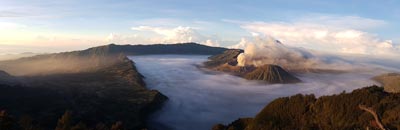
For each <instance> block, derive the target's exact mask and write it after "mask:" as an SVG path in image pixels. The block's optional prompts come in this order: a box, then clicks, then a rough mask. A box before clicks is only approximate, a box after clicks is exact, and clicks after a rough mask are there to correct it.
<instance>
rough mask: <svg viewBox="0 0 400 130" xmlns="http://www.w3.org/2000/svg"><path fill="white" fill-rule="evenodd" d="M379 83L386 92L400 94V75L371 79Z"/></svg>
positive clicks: (389, 74)
mask: <svg viewBox="0 0 400 130" xmlns="http://www.w3.org/2000/svg"><path fill="white" fill-rule="evenodd" d="M372 79H374V80H376V81H377V82H379V83H381V84H382V85H383V87H384V88H385V91H386V92H391V93H400V74H399V73H388V74H382V75H379V76H376V77H374V78H372Z"/></svg>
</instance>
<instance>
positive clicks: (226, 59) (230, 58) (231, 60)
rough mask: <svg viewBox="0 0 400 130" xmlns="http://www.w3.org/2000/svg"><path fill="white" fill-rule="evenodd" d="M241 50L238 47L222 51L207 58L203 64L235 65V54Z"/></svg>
mask: <svg viewBox="0 0 400 130" xmlns="http://www.w3.org/2000/svg"><path fill="white" fill-rule="evenodd" d="M243 52H244V51H243V50H239V49H229V50H226V51H224V53H221V54H218V55H214V56H211V57H209V58H208V59H209V60H208V61H206V62H204V65H205V66H206V67H216V66H219V65H223V64H225V63H227V64H229V65H232V66H235V65H237V60H236V58H237V56H238V55H239V54H240V53H243Z"/></svg>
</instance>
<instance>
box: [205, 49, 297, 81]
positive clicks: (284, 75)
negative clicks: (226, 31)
mask: <svg viewBox="0 0 400 130" xmlns="http://www.w3.org/2000/svg"><path fill="white" fill-rule="evenodd" d="M240 53H243V50H240V49H229V50H226V51H224V53H221V54H218V55H214V56H211V57H209V58H208V59H209V60H208V61H206V62H204V67H205V68H208V69H212V70H215V71H222V72H227V73H230V74H232V75H236V76H240V77H243V78H245V79H248V80H260V81H265V82H267V83H272V84H273V83H298V82H301V80H300V79H298V78H296V77H295V76H293V75H292V74H290V73H289V72H287V71H285V70H284V69H283V68H281V67H280V66H277V65H263V66H257V67H256V66H237V57H238V55H239V54H240Z"/></svg>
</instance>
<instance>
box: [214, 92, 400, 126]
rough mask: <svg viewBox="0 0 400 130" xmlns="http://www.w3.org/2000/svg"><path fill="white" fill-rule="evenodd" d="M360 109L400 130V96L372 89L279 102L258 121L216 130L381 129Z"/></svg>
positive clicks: (259, 115) (264, 111)
mask: <svg viewBox="0 0 400 130" xmlns="http://www.w3.org/2000/svg"><path fill="white" fill-rule="evenodd" d="M360 105H361V106H366V107H370V109H371V110H373V111H374V112H376V114H377V115H378V117H379V118H380V119H379V120H380V121H381V123H382V124H383V126H384V127H385V128H389V129H391V130H394V129H400V113H399V111H400V94H394V93H387V92H385V91H383V88H381V87H377V86H371V87H366V88H362V89H358V90H354V91H353V92H351V93H341V94H338V95H332V96H323V97H320V98H315V96H314V95H300V94H299V95H294V96H291V97H283V98H278V99H276V100H274V101H272V102H271V103H269V104H268V105H267V106H265V108H264V109H262V110H261V111H260V112H259V113H258V114H257V115H256V116H255V117H254V118H243V119H239V120H236V121H234V122H233V123H231V124H229V125H227V126H225V125H222V124H219V125H216V126H215V127H214V128H213V130H228V129H229V130H278V129H279V130H297V129H321V130H325V129H327V130H349V129H352V130H353V129H367V128H368V129H379V127H378V125H377V124H378V123H376V121H375V119H374V117H373V115H372V114H371V113H369V112H367V111H365V110H362V109H360Z"/></svg>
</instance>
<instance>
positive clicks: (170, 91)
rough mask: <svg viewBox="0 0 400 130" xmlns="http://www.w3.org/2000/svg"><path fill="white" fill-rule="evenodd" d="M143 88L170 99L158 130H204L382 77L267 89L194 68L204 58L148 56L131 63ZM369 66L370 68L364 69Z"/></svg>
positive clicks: (324, 77) (315, 80) (319, 76)
mask: <svg viewBox="0 0 400 130" xmlns="http://www.w3.org/2000/svg"><path fill="white" fill-rule="evenodd" d="M130 59H132V60H133V61H134V62H135V63H136V65H137V67H138V69H139V72H140V73H142V74H143V75H144V76H145V77H146V79H145V81H146V84H147V87H148V88H150V89H156V90H159V91H160V92H161V93H163V94H165V95H166V96H168V97H169V100H168V101H167V102H166V103H165V105H164V106H163V108H162V109H161V110H160V111H159V112H157V113H156V114H154V115H153V116H152V117H151V118H150V122H151V126H155V127H156V128H159V129H174V130H205V129H211V127H212V126H213V125H214V124H216V123H224V124H227V123H229V122H231V121H232V120H235V119H237V118H239V117H253V116H254V115H255V114H256V113H258V112H259V111H260V110H261V109H262V108H263V107H264V106H265V105H267V104H268V103H269V102H270V101H272V100H273V99H276V98H278V97H283V96H290V95H294V94H298V93H302V94H315V95H316V96H321V95H331V94H337V93H341V92H343V91H347V92H349V91H352V90H354V89H357V88H361V87H365V86H369V85H373V84H378V83H376V82H374V81H372V80H370V78H371V77H373V76H376V75H378V74H381V73H384V72H385V71H383V70H375V69H370V70H367V71H355V72H351V73H335V74H328V73H302V74H297V75H296V76H297V77H298V78H300V79H301V80H302V81H303V82H302V83H297V84H274V85H267V84H264V83H260V82H257V81H249V80H245V79H242V78H240V77H236V76H232V75H229V74H224V73H219V72H213V71H208V70H205V69H201V68H198V67H196V65H201V63H202V62H204V61H206V60H207V56H181V55H163V56H160V55H152V56H133V57H130ZM365 64H370V63H367V62H366V63H365Z"/></svg>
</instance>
